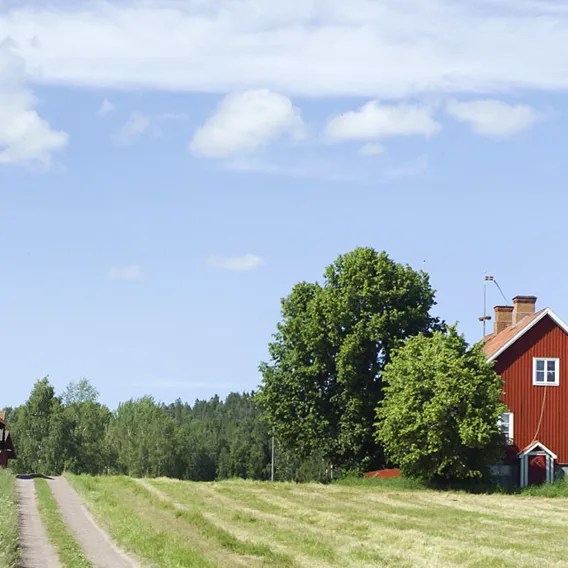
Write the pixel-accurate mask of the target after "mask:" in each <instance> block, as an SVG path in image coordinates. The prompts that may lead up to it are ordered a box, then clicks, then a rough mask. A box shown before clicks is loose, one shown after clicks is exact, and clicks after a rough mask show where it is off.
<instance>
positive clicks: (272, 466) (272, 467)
mask: <svg viewBox="0 0 568 568" xmlns="http://www.w3.org/2000/svg"><path fill="white" fill-rule="evenodd" d="M270 481H274V436H272V460H271V463H270Z"/></svg>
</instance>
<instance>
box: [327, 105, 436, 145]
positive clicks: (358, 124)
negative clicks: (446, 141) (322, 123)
mask: <svg viewBox="0 0 568 568" xmlns="http://www.w3.org/2000/svg"><path fill="white" fill-rule="evenodd" d="M440 130H441V126H440V124H439V123H438V122H436V121H435V120H434V119H433V118H432V109H430V108H428V107H423V106H419V105H411V104H406V103H401V104H399V105H385V104H381V103H379V102H378V101H370V102H368V103H366V104H364V105H363V106H362V107H361V108H359V109H358V110H355V111H349V112H346V113H344V114H340V115H338V116H334V117H332V118H331V119H330V120H329V121H328V123H327V125H326V128H325V134H326V135H327V136H328V137H329V138H331V139H335V140H372V139H377V138H387V137H389V136H413V135H422V136H425V137H430V136H433V135H435V134H437V133H438V132H439V131H440Z"/></svg>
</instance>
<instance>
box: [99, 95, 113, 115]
mask: <svg viewBox="0 0 568 568" xmlns="http://www.w3.org/2000/svg"><path fill="white" fill-rule="evenodd" d="M115 110H116V106H115V105H114V104H113V103H111V102H110V101H109V100H108V99H107V98H105V99H104V101H103V102H102V103H101V107H100V108H99V116H102V117H105V116H107V115H109V114H110V113H111V112H114V111H115Z"/></svg>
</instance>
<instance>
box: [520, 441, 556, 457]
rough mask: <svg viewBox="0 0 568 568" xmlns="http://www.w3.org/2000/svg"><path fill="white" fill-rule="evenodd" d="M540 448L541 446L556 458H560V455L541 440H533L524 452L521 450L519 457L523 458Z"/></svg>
mask: <svg viewBox="0 0 568 568" xmlns="http://www.w3.org/2000/svg"><path fill="white" fill-rule="evenodd" d="M538 448H540V449H541V450H542V451H543V452H545V453H547V454H548V455H549V456H550V457H551V458H554V459H555V460H557V459H558V456H557V455H556V454H555V453H554V452H553V451H551V450H549V449H548V448H547V447H546V446H545V445H544V444H542V443H541V442H539V441H536V442H533V443H532V444H531V445H530V446H527V447H526V448H525V449H524V450H523V451H522V452H519V457H520V458H522V457H524V456H526V455H528V454H530V453H531V452H534V451H535V450H537V449H538Z"/></svg>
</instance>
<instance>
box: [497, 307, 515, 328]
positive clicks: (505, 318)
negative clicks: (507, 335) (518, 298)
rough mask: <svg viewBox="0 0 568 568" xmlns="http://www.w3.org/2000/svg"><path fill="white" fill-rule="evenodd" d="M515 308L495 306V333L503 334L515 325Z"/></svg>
mask: <svg viewBox="0 0 568 568" xmlns="http://www.w3.org/2000/svg"><path fill="white" fill-rule="evenodd" d="M513 309H514V308H513V306H495V323H494V324H493V333H495V334H497V333H501V332H502V331H503V330H504V329H506V328H508V327H511V326H512V325H513Z"/></svg>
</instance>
